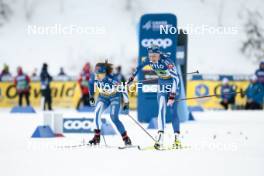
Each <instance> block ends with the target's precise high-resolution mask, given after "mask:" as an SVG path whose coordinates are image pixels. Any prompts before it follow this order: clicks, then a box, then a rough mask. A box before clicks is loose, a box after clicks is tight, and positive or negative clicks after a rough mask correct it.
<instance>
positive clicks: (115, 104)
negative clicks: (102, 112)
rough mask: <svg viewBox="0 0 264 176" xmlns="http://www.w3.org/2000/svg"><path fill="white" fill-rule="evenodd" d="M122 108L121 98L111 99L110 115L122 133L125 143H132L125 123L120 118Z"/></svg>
mask: <svg viewBox="0 0 264 176" xmlns="http://www.w3.org/2000/svg"><path fill="white" fill-rule="evenodd" d="M119 110H120V98H116V99H114V100H112V101H111V104H110V117H111V120H112V122H113V123H114V124H115V126H116V128H117V130H118V132H119V133H120V134H121V136H122V138H123V141H124V143H125V145H131V140H130V138H129V137H128V135H127V132H126V129H125V127H124V125H123V123H122V122H121V121H120V119H119Z"/></svg>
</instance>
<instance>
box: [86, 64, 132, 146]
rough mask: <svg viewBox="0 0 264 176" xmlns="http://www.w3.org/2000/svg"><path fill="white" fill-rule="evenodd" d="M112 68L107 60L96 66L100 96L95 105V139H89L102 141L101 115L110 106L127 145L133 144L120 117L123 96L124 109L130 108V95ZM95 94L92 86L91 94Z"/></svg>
mask: <svg viewBox="0 0 264 176" xmlns="http://www.w3.org/2000/svg"><path fill="white" fill-rule="evenodd" d="M112 70H113V69H112V65H111V64H109V63H107V62H106V63H97V64H96V66H95V74H96V79H95V80H94V84H95V86H96V87H97V88H98V90H99V96H98V99H97V102H96V107H95V126H96V129H95V130H94V132H95V134H94V137H93V139H92V140H90V141H89V143H90V144H91V145H98V144H99V143H100V133H101V130H100V129H101V124H102V122H101V115H102V113H103V111H104V110H105V109H106V108H108V107H110V117H111V120H112V121H113V123H114V124H115V126H116V128H117V130H118V132H119V133H120V134H121V136H122V139H123V141H124V143H125V145H131V140H130V138H129V137H128V135H127V132H126V129H125V127H124V125H123V123H122V122H121V121H120V120H119V117H118V116H119V110H120V106H121V99H122V98H123V102H124V106H123V109H124V110H127V109H128V95H127V92H126V89H124V88H123V87H122V85H121V84H120V82H118V81H117V80H116V79H115V78H114V76H113V75H112ZM93 95H94V88H92V87H91V96H92V97H93ZM92 99H93V98H92Z"/></svg>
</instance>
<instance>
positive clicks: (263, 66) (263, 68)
mask: <svg viewBox="0 0 264 176" xmlns="http://www.w3.org/2000/svg"><path fill="white" fill-rule="evenodd" d="M255 75H256V76H257V79H258V80H257V81H258V82H259V83H261V84H262V85H263V86H264V61H262V62H260V64H259V69H257V70H256V72H255Z"/></svg>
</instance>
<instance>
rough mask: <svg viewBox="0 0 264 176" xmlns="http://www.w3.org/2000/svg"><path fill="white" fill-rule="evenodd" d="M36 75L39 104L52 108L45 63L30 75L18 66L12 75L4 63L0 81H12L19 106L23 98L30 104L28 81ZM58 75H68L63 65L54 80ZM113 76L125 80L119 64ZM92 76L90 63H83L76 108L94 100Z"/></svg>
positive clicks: (49, 77)
mask: <svg viewBox="0 0 264 176" xmlns="http://www.w3.org/2000/svg"><path fill="white" fill-rule="evenodd" d="M36 77H38V79H39V81H40V83H41V87H40V89H41V95H42V98H41V106H42V107H43V110H52V95H51V87H50V83H51V82H52V80H53V77H52V76H51V75H50V74H49V71H48V64H47V63H43V65H42V68H41V71H40V74H38V73H37V69H35V70H34V71H33V73H32V75H31V76H29V75H28V74H26V73H24V71H23V69H22V67H21V66H19V67H17V74H16V75H15V76H14V77H12V74H11V73H10V71H9V67H8V65H6V64H4V67H3V70H2V71H1V73H0V81H2V80H10V79H12V80H13V81H14V85H15V87H16V91H17V94H18V105H19V106H22V102H23V101H22V99H23V98H25V100H26V105H27V106H30V99H29V97H30V82H31V79H34V78H36ZM60 77H61V78H63V79H61V80H65V79H64V78H67V77H68V76H67V74H66V73H65V71H64V69H63V67H61V68H60V70H59V73H58V74H57V77H56V78H57V79H56V80H60V79H59V78H60ZM114 77H115V79H117V80H118V81H120V82H126V78H125V76H124V75H123V73H122V67H121V66H117V67H116V68H115V71H114ZM94 78H95V75H94V73H93V72H92V68H91V64H90V63H89V62H87V63H85V64H84V66H83V68H82V70H81V73H80V75H79V77H78V79H77V82H78V84H79V87H80V90H81V97H80V99H79V101H78V103H77V107H76V109H79V108H80V106H81V105H82V106H91V102H94V100H91V97H90V86H91V85H90V83H91V82H92V81H91V80H94Z"/></svg>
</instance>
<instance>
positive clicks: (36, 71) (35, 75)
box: [31, 68, 38, 77]
mask: <svg viewBox="0 0 264 176" xmlns="http://www.w3.org/2000/svg"><path fill="white" fill-rule="evenodd" d="M37 76H38V69H37V68H34V70H33V72H32V74H31V77H37Z"/></svg>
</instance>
